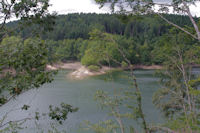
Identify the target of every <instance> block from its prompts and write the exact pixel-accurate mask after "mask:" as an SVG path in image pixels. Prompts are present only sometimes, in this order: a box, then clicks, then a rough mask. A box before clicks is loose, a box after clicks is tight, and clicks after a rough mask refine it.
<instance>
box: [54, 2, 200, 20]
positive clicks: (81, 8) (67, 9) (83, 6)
mask: <svg viewBox="0 0 200 133" xmlns="http://www.w3.org/2000/svg"><path fill="white" fill-rule="evenodd" d="M155 1H156V2H164V1H165V2H166V1H170V0H155ZM50 4H52V6H51V7H50V11H51V12H52V11H56V12H57V13H58V14H68V13H77V12H79V13H81V12H83V13H94V12H95V13H108V12H109V8H102V9H99V5H97V4H95V2H94V0H50ZM197 6H198V7H199V8H197ZM197 6H196V7H195V6H191V7H190V9H191V12H192V14H193V15H196V16H198V17H200V2H198V3H197Z"/></svg>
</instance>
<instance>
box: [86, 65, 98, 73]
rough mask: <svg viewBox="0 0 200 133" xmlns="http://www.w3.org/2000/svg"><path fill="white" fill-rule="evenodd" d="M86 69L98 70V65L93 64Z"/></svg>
mask: <svg viewBox="0 0 200 133" xmlns="http://www.w3.org/2000/svg"><path fill="white" fill-rule="evenodd" d="M88 69H89V70H90V71H92V72H98V71H99V70H100V67H99V66H94V65H90V66H88Z"/></svg>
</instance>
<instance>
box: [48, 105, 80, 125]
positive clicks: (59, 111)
mask: <svg viewBox="0 0 200 133" xmlns="http://www.w3.org/2000/svg"><path fill="white" fill-rule="evenodd" d="M60 106H61V107H60V108H59V107H55V108H53V106H51V105H50V106H49V110H50V112H49V117H50V118H51V119H52V120H56V121H58V122H59V123H60V124H62V123H63V121H64V120H66V119H67V115H68V113H73V112H77V111H78V108H73V107H72V106H71V105H69V104H64V103H61V104H60Z"/></svg>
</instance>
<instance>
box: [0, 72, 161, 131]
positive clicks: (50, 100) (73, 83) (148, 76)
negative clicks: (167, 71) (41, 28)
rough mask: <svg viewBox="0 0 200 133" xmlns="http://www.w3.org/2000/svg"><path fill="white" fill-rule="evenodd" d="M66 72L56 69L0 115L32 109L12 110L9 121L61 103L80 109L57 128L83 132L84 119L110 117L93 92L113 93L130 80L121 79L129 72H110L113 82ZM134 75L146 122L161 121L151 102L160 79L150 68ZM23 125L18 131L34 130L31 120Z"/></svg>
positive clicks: (93, 120) (45, 125)
mask: <svg viewBox="0 0 200 133" xmlns="http://www.w3.org/2000/svg"><path fill="white" fill-rule="evenodd" d="M68 72H69V71H66V70H65V71H64V70H63V71H59V73H58V74H57V75H56V76H55V80H54V81H53V82H52V83H50V84H46V85H44V86H42V87H41V88H39V89H34V90H30V91H28V92H25V93H23V94H22V95H20V96H19V97H17V98H16V99H15V100H13V101H11V102H9V103H8V104H6V105H5V106H3V107H2V108H1V112H0V116H3V115H4V114H5V113H6V112H8V111H9V110H12V109H14V110H15V109H17V108H20V107H22V106H23V105H24V104H28V105H30V106H31V108H30V109H29V110H28V111H21V110H19V111H12V112H11V113H10V114H9V115H8V120H9V119H10V120H16V119H20V118H23V117H27V116H31V114H33V113H34V112H36V111H38V112H47V111H48V107H49V105H54V106H58V105H59V104H60V103H61V102H64V103H67V104H70V105H73V106H74V107H78V108H79V111H78V112H76V113H73V114H69V116H68V119H67V121H66V122H64V123H63V125H62V126H58V128H59V129H65V130H67V131H68V133H78V132H81V133H83V132H84V131H81V130H80V123H83V121H85V120H89V121H91V122H98V121H99V120H106V119H112V117H110V116H109V115H107V112H108V111H107V110H101V109H100V107H99V106H98V104H97V103H96V102H95V101H94V95H95V92H96V91H97V90H99V89H102V90H104V91H108V92H109V93H111V94H112V93H113V88H124V89H126V88H128V87H129V82H128V81H127V79H126V78H124V75H127V74H128V72H113V73H112V74H111V76H112V77H113V81H112V82H107V81H106V80H105V79H106V78H107V77H108V75H101V76H95V77H89V78H86V79H84V80H70V79H68V78H67V76H66V75H67V73H68ZM135 74H136V77H137V80H138V83H139V87H140V88H141V91H142V96H143V108H144V112H145V115H146V119H147V121H148V122H152V123H157V122H162V121H163V119H162V117H161V114H160V112H159V111H158V110H156V109H155V107H154V105H153V104H152V95H153V93H154V92H155V91H156V90H157V89H158V88H159V87H160V86H159V83H158V80H159V79H158V78H156V77H154V71H153V70H137V71H135ZM122 111H125V110H122ZM49 122H51V121H50V120H48V119H43V120H41V121H40V123H39V124H40V125H39V126H38V128H42V129H47V128H48V126H47V123H49ZM125 123H126V125H135V127H136V128H137V129H138V130H140V129H139V127H138V126H137V124H136V123H135V122H134V121H131V120H126V121H125ZM26 126H27V127H28V128H27V129H25V130H23V131H20V132H22V133H26V132H29V133H32V132H33V133H35V132H36V129H35V124H34V123H33V122H28V123H27V124H26ZM85 133H89V131H85Z"/></svg>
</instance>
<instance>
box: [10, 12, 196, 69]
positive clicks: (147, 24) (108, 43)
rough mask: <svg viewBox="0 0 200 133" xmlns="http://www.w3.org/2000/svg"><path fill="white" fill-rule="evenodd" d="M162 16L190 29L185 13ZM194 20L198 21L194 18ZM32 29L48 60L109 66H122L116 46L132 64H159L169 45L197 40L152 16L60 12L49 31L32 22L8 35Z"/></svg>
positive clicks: (191, 45)
mask: <svg viewBox="0 0 200 133" xmlns="http://www.w3.org/2000/svg"><path fill="white" fill-rule="evenodd" d="M163 15H164V17H166V18H167V19H168V20H170V21H172V22H173V23H175V24H177V25H179V26H181V27H184V28H186V29H189V30H190V31H191V32H193V31H192V30H191V29H192V28H191V27H192V24H191V22H190V20H189V18H188V17H187V16H180V15H167V14H163ZM195 20H196V21H199V20H198V18H195ZM17 24H18V21H17V22H10V23H8V24H7V26H8V27H9V28H14V27H16V26H17ZM32 30H38V31H37V32H38V33H39V34H41V35H42V39H44V40H45V42H46V44H47V45H46V46H47V49H48V51H49V52H48V60H49V62H55V61H62V62H65V61H68V60H76V61H81V62H82V64H83V65H86V66H91V65H94V66H99V65H100V64H103V65H108V62H109V63H110V64H111V65H112V66H118V65H119V64H120V63H121V64H124V65H126V64H125V63H124V62H123V58H122V55H120V53H119V49H120V50H122V51H121V52H123V53H124V54H125V56H126V57H127V58H128V59H129V60H130V61H131V63H132V64H144V65H152V64H162V63H163V62H165V61H166V58H165V56H166V55H167V54H172V52H171V50H172V46H175V45H176V44H181V45H183V46H184V45H185V44H187V46H186V47H185V50H188V49H190V48H191V47H194V46H195V45H196V43H197V41H195V40H193V39H192V38H191V37H189V36H188V35H186V34H185V33H183V32H182V31H179V30H178V29H176V28H174V27H172V26H171V25H169V24H168V23H166V22H165V21H163V20H162V19H161V18H160V17H158V16H156V15H143V16H141V15H140V16H125V15H116V14H113V15H111V14H83V13H81V14H78V13H75V14H68V15H60V16H57V17H56V19H55V26H54V29H53V30H52V31H51V32H46V33H44V32H43V33H40V30H39V29H37V25H34V26H30V27H29V28H26V29H23V30H22V29H16V31H15V33H12V34H11V35H15V36H20V37H21V38H26V37H27V36H28V35H29V33H30V31H32ZM108 58H109V59H110V60H109V61H108Z"/></svg>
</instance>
